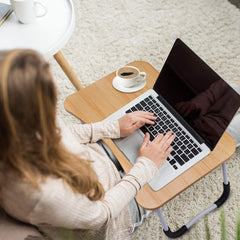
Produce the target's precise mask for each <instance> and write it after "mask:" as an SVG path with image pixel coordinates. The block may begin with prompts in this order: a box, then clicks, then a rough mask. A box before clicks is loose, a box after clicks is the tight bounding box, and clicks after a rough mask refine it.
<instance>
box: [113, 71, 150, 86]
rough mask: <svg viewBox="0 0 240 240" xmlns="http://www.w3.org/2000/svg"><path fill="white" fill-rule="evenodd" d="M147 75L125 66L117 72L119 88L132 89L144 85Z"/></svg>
mask: <svg viewBox="0 0 240 240" xmlns="http://www.w3.org/2000/svg"><path fill="white" fill-rule="evenodd" d="M145 79H146V73H145V72H140V70H139V69H138V68H136V67H134V66H125V67H122V68H119V69H118V70H117V71H116V81H117V84H118V85H119V86H122V87H125V88H131V87H135V86H138V85H139V84H141V83H144V82H145Z"/></svg>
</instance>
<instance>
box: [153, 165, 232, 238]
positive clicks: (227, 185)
mask: <svg viewBox="0 0 240 240" xmlns="http://www.w3.org/2000/svg"><path fill="white" fill-rule="evenodd" d="M222 171H223V193H222V195H221V197H220V198H219V199H218V200H217V201H216V202H214V204H213V205H211V206H210V207H208V208H206V209H205V210H203V211H202V212H200V213H199V214H197V215H196V216H195V217H194V218H192V219H191V220H190V221H189V222H188V223H187V224H186V225H183V226H182V227H181V228H179V229H178V230H177V231H174V232H172V231H171V229H170V228H169V227H168V225H167V223H166V220H165V218H164V216H163V214H162V211H161V210H160V208H158V209H157V210H156V211H157V215H158V217H159V219H160V221H161V223H162V226H163V231H164V233H165V234H166V235H167V236H168V237H169V238H178V237H180V236H182V235H183V234H184V233H186V232H187V231H188V230H189V228H190V227H191V226H192V225H193V224H194V223H196V222H197V221H198V220H199V219H200V218H202V217H203V216H205V215H206V214H208V213H209V212H211V211H213V210H214V209H216V208H219V207H220V206H222V205H223V203H224V202H225V201H226V200H227V199H228V196H229V193H230V183H229V181H228V178H227V167H226V163H223V164H222Z"/></svg>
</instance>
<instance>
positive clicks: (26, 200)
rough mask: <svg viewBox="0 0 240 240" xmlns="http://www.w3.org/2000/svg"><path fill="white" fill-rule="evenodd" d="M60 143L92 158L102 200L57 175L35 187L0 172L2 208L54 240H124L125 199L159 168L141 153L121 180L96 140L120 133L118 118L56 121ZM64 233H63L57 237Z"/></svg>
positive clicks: (127, 215) (127, 221) (126, 225)
mask: <svg viewBox="0 0 240 240" xmlns="http://www.w3.org/2000/svg"><path fill="white" fill-rule="evenodd" d="M59 126H60V128H61V131H62V142H63V144H64V145H65V146H66V147H67V148H68V149H69V150H70V151H72V152H74V153H76V154H79V155H80V156H81V157H82V158H86V159H90V160H92V161H93V163H92V166H93V169H94V170H95V171H96V173H97V175H98V178H99V181H100V182H101V183H102V185H103V187H104V189H105V197H104V199H103V200H99V201H90V200H89V199H88V198H87V197H86V196H85V195H82V194H76V193H74V192H73V191H72V190H71V188H70V187H69V186H67V184H65V183H63V181H62V180H61V179H54V178H50V177H49V178H48V179H47V180H46V181H45V183H42V184H41V187H40V189H39V190H36V189H33V188H32V187H31V186H30V185H29V184H28V183H27V182H24V181H20V180H19V179H17V178H16V177H15V176H13V175H11V174H7V175H6V174H3V173H0V188H1V198H2V206H3V208H4V209H5V210H6V211H7V212H8V213H9V214H10V215H12V216H13V217H15V218H17V219H19V220H21V221H24V222H28V223H31V224H33V225H36V226H38V228H39V229H41V230H42V231H44V232H45V233H47V235H50V236H51V237H52V238H53V239H54V238H55V239H64V238H66V235H65V233H66V229H73V234H72V237H73V239H78V240H80V239H125V238H126V232H127V231H128V230H131V228H132V222H131V217H130V213H129V208H128V203H129V202H130V201H131V200H132V199H133V198H134V196H135V195H136V193H137V191H138V190H139V189H140V188H141V187H142V186H143V185H144V184H146V183H147V182H148V181H150V180H151V179H152V178H153V177H154V175H155V174H156V172H157V167H156V165H155V164H154V163H153V162H152V161H151V160H149V159H147V158H144V157H140V158H138V159H137V163H136V164H135V165H134V166H133V168H132V169H131V170H130V171H129V173H128V174H126V175H125V176H124V177H123V179H120V176H119V173H118V171H117V169H116V167H115V166H114V164H113V163H112V162H111V160H109V158H108V156H107V155H106V153H105V151H104V150H103V149H102V148H101V147H100V146H99V145H98V144H97V143H96V141H98V140H99V139H103V138H118V137H119V136H120V130H119V125H118V121H111V122H100V123H94V124H84V125H83V124H77V125H71V126H69V127H67V126H66V125H65V123H64V122H63V121H62V120H59ZM60 235H62V238H60Z"/></svg>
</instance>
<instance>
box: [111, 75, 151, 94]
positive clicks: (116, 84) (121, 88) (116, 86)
mask: <svg viewBox="0 0 240 240" xmlns="http://www.w3.org/2000/svg"><path fill="white" fill-rule="evenodd" d="M112 85H113V87H114V88H115V89H117V90H118V91H120V92H125V93H131V92H137V91H139V90H141V89H142V88H144V87H145V85H146V81H144V82H143V83H140V84H138V85H136V86H133V87H129V88H126V87H123V86H120V85H119V84H118V83H117V77H115V78H114V79H113V81H112Z"/></svg>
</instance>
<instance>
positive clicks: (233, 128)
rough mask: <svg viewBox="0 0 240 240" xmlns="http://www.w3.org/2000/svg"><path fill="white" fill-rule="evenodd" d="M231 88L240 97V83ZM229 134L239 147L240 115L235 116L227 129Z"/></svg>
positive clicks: (232, 85)
mask: <svg viewBox="0 0 240 240" xmlns="http://www.w3.org/2000/svg"><path fill="white" fill-rule="evenodd" d="M231 87H232V88H233V89H234V90H235V91H236V92H237V93H238V94H239V95H240V83H238V84H231ZM227 132H228V133H229V134H230V135H231V136H232V137H233V138H234V140H235V142H236V144H237V147H238V146H240V113H238V114H237V115H235V117H234V118H233V120H232V121H231V123H230V124H229V126H228V128H227Z"/></svg>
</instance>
